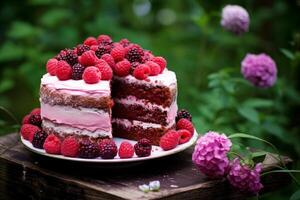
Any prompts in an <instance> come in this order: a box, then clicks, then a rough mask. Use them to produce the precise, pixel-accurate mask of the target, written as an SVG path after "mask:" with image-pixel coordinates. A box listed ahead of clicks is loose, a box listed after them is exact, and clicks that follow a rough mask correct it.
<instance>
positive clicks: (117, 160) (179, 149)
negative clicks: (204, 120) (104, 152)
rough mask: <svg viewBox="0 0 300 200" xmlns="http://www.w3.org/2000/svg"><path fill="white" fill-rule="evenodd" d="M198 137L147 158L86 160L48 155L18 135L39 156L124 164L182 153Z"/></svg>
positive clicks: (84, 159) (85, 160)
mask: <svg viewBox="0 0 300 200" xmlns="http://www.w3.org/2000/svg"><path fill="white" fill-rule="evenodd" d="M198 136H199V135H198V133H197V131H196V129H195V130H194V134H193V136H192V138H191V139H190V140H189V141H188V142H187V143H184V144H180V145H178V146H177V147H176V148H174V149H171V150H168V151H162V153H161V154H158V155H153V156H151V155H150V156H148V157H132V158H125V159H124V158H114V159H102V158H100V157H98V158H93V159H86V158H78V157H67V156H63V155H56V154H49V153H46V152H45V150H44V149H38V148H35V147H33V146H32V144H31V143H30V142H29V141H28V140H25V139H24V138H23V137H22V136H21V135H20V138H21V142H22V144H23V145H24V146H25V147H26V149H28V150H29V151H31V152H33V153H36V154H38V155H41V156H46V157H50V158H56V159H60V160H68V161H75V162H85V163H126V162H139V161H145V160H152V159H157V158H162V157H166V156H170V155H173V154H176V153H179V152H181V151H184V150H186V149H187V148H189V147H191V146H192V145H193V144H194V143H195V142H196V140H197V138H198ZM116 138H119V137H116ZM120 139H123V140H127V141H133V140H128V139H124V138H120ZM152 148H160V147H159V146H154V145H152Z"/></svg>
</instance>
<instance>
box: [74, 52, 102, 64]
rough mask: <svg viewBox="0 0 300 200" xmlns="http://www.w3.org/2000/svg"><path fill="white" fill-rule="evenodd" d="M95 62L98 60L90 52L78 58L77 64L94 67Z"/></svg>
mask: <svg viewBox="0 0 300 200" xmlns="http://www.w3.org/2000/svg"><path fill="white" fill-rule="evenodd" d="M97 60H98V58H97V56H96V55H95V52H94V51H92V50H89V51H86V52H84V53H83V54H82V55H81V56H79V57H78V62H79V63H80V64H82V65H83V66H91V65H95V63H96V61H97Z"/></svg>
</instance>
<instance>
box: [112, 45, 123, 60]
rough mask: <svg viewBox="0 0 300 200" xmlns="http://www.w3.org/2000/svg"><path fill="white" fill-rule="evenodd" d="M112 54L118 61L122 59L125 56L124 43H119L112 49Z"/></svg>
mask: <svg viewBox="0 0 300 200" xmlns="http://www.w3.org/2000/svg"><path fill="white" fill-rule="evenodd" d="M110 55H111V56H112V57H113V58H114V60H115V61H116V62H118V61H121V60H123V59H124V57H125V49H124V47H123V46H122V45H117V46H116V47H114V48H113V49H112V50H111V52H110Z"/></svg>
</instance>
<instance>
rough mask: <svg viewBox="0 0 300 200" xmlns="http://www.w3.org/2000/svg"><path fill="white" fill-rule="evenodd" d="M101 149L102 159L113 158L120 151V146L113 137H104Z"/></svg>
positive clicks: (100, 145) (100, 144)
mask: <svg viewBox="0 0 300 200" xmlns="http://www.w3.org/2000/svg"><path fill="white" fill-rule="evenodd" d="M99 151H100V156H101V158H102V159H113V158H114V157H115V156H116V155H117V153H118V148H117V145H116V143H115V142H114V141H113V140H112V139H104V140H101V141H100V143H99Z"/></svg>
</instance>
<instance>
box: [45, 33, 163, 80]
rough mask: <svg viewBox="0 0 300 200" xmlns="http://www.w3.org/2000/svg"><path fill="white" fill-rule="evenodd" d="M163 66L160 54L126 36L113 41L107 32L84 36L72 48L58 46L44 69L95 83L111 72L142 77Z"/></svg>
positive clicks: (112, 73) (150, 74) (152, 73)
mask: <svg viewBox="0 0 300 200" xmlns="http://www.w3.org/2000/svg"><path fill="white" fill-rule="evenodd" d="M166 66H167V61H166V60H165V59H164V58H163V57H161V56H154V55H153V54H152V52H151V51H149V50H145V49H143V48H142V47H141V46H140V45H138V44H135V43H132V42H130V41H129V40H128V39H121V40H120V41H119V42H113V40H112V39H111V37H110V36H108V35H99V36H98V37H97V38H95V37H88V38H87V39H85V40H84V42H83V44H78V45H77V46H76V47H74V48H72V49H64V50H61V51H60V52H59V54H57V55H56V56H55V57H54V58H51V59H49V60H48V62H47V64H46V70H47V72H48V73H49V74H50V75H51V76H56V77H57V78H58V79H59V80H61V81H64V80H69V79H73V80H84V82H85V83H87V84H96V83H98V82H99V81H101V80H111V79H112V77H113V75H116V76H120V77H123V76H127V75H132V76H134V77H135V78H136V79H139V80H146V79H147V78H148V76H157V75H159V74H161V73H162V72H163V71H164V69H165V68H166Z"/></svg>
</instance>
